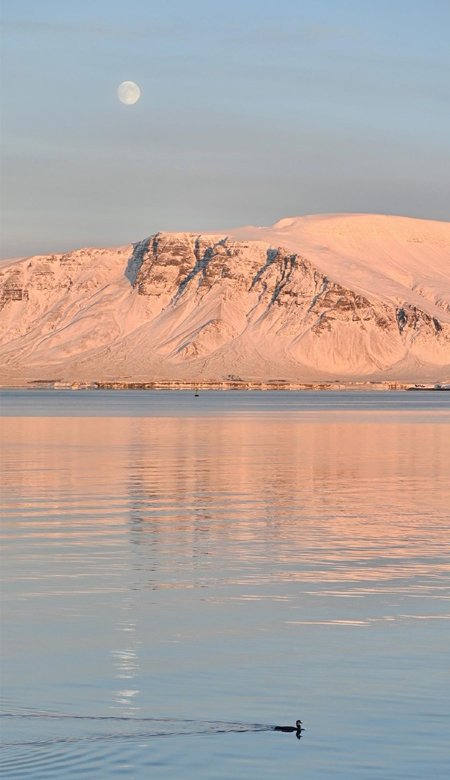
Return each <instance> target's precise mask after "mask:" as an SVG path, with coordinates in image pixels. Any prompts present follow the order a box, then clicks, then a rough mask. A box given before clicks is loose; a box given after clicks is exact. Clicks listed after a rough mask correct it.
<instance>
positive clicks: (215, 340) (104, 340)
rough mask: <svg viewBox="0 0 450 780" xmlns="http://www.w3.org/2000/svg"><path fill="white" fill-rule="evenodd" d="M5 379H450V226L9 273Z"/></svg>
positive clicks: (2, 336)
mask: <svg viewBox="0 0 450 780" xmlns="http://www.w3.org/2000/svg"><path fill="white" fill-rule="evenodd" d="M0 309H1V315H0V360H1V364H2V375H3V378H6V379H7V380H8V379H9V380H15V381H19V380H26V379H36V378H41V379H46V378H50V377H52V378H59V379H79V380H86V379H89V380H96V379H106V378H120V377H127V378H129V379H135V380H142V381H143V380H147V381H148V380H152V379H164V378H174V379H195V380H201V379H205V380H207V379H222V378H224V377H226V376H228V375H234V376H236V375H237V376H239V377H241V378H243V379H255V380H265V379H286V380H291V381H295V380H296V381H315V380H317V381H320V380H327V379H333V380H334V379H340V380H356V379H363V378H366V379H367V378H370V379H383V378H384V379H405V380H408V381H418V380H431V381H434V380H435V381H439V380H440V379H445V378H447V377H448V376H449V375H450V223H445V222H431V221H425V220H417V219H408V218H403V217H390V216H382V215H357V214H355V215H319V216H312V217H299V218H294V219H285V220H282V221H281V222H278V223H277V224H276V225H274V226H273V227H272V228H254V227H247V228H239V229H236V230H232V231H230V232H228V233H227V234H226V235H213V234H195V233H158V234H157V235H154V236H151V237H150V238H147V239H145V240H143V241H140V242H138V243H136V244H134V245H129V246H124V247H118V248H115V249H95V248H92V249H80V250H77V251H74V252H70V253H68V254H63V255H55V254H53V255H47V256H36V257H28V258H23V259H20V260H14V261H3V263H2V266H1V268H0Z"/></svg>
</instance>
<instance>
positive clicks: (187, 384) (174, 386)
mask: <svg viewBox="0 0 450 780" xmlns="http://www.w3.org/2000/svg"><path fill="white" fill-rule="evenodd" d="M0 389H2V390H6V389H9V390H14V389H16V390H19V389H20V390H175V391H176V390H247V391H251V390H254V391H267V390H269V391H270V390H272V391H273V390H277V391H285V392H286V391H298V390H357V391H362V392H364V391H366V392H367V391H380V392H386V391H392V390H417V391H420V390H425V391H449V390H450V383H448V384H447V383H424V384H416V383H413V382H394V381H391V382H389V381H380V382H377V381H367V382H363V381H361V382H289V381H286V380H270V379H269V380H267V381H265V382H258V381H251V380H244V379H239V380H238V379H233V380H230V379H224V380H211V381H208V380H200V381H198V382H195V381H192V380H153V381H147V382H146V381H142V382H138V381H123V380H110V381H104V380H102V381H71V380H60V379H35V380H30V381H23V382H17V383H14V382H13V381H10V382H9V383H8V384H3V383H2V382H0Z"/></svg>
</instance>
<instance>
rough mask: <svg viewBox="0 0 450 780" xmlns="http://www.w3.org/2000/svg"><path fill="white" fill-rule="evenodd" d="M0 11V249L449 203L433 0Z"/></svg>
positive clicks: (446, 91) (441, 20) (31, 0)
mask: <svg viewBox="0 0 450 780" xmlns="http://www.w3.org/2000/svg"><path fill="white" fill-rule="evenodd" d="M2 30H3V33H2V37H3V46H2V48H3V55H2V56H3V63H2V73H3V77H2V126H3V132H2V138H3V141H2V215H3V223H2V246H1V254H2V256H3V257H18V256H23V255H30V254H40V253H48V252H63V251H68V250H70V249H73V248H76V247H82V246H113V245H119V244H127V243H129V242H131V241H138V240H140V239H142V238H144V237H146V236H148V235H151V234H153V233H156V232H158V231H159V230H175V231H185V230H188V231H193V232H197V231H214V230H217V231H218V232H223V231H226V230H227V229H230V228H232V227H235V226H238V225H247V224H253V225H270V224H273V223H274V222H276V221H277V220H279V219H282V218H283V217H289V216H300V215H304V214H318V213H330V212H371V213H372V212H373V213H384V214H398V215H405V216H411V217H421V218H427V219H438V220H448V219H449V218H450V100H449V98H450V67H449V66H450V54H449V49H450V47H449V46H448V40H449V39H450V3H449V2H448V0H423V1H422V0H395V2H392V0H371V2H366V0H314V2H312V0H309V2H304V0H226V2H225V1H224V0H221V1H220V2H219V1H218V0H189V2H188V0H164V3H162V2H161V0H157V1H156V0H126V1H125V0H77V2H74V1H73V2H70V1H68V0H66V2H61V0H40V1H39V3H36V0H3V3H2ZM125 80H131V81H134V82H136V83H137V84H138V85H139V87H140V90H141V97H140V100H139V101H138V102H137V103H135V104H134V105H132V106H126V105H123V104H122V103H120V102H119V100H118V98H117V88H118V86H119V84H120V83H121V82H122V81H125Z"/></svg>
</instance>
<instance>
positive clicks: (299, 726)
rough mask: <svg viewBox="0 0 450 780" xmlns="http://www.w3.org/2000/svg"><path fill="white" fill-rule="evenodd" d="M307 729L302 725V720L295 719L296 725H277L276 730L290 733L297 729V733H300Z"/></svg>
mask: <svg viewBox="0 0 450 780" xmlns="http://www.w3.org/2000/svg"><path fill="white" fill-rule="evenodd" d="M304 730H305V729H304V728H303V726H302V722H301V720H296V721H295V726H275V728H274V731H284V732H285V733H288V734H289V733H290V734H292V732H294V731H296V732H297V735H298V734H300V732H301V731H304Z"/></svg>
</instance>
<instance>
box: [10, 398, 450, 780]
mask: <svg viewBox="0 0 450 780" xmlns="http://www.w3.org/2000/svg"><path fill="white" fill-rule="evenodd" d="M1 410H2V414H3V418H2V420H1V450H0V453H1V464H0V468H1V478H2V483H3V488H2V504H3V517H4V520H3V524H2V530H3V543H4V552H3V585H2V594H3V602H4V603H3V631H2V645H3V656H4V661H3V705H2V706H3V717H2V732H3V750H2V765H3V777H4V778H5V779H6V778H33V779H36V780H47V779H49V778H64V779H67V780H73V779H75V778H80V777H81V776H82V777H83V778H86V779H87V780H89V778H95V779H96V780H100V778H114V777H123V778H135V779H136V780H141V778H157V779H158V780H159V779H161V780H164V779H166V778H167V779H169V778H170V780H172V779H173V778H177V780H178V779H179V780H181V779H182V780H191V779H192V780H194V779H195V780H198V779H200V780H201V779H202V778H205V780H211V779H212V778H221V779H223V780H225V779H226V780H231V778H239V780H265V779H266V778H271V780H272V779H276V780H278V778H299V777H304V778H308V780H325V778H326V779H327V780H329V778H334V779H337V780H353V778H354V779H355V780H356V779H357V780H376V779H377V778H383V780H384V779H385V780H396V779H397V778H402V779H403V778H404V779H405V780H415V779H416V778H417V780H419V778H420V780H424V778H426V780H437V779H438V778H444V777H445V778H447V777H448V776H449V771H450V770H449V766H450V761H449V751H448V747H447V745H448V733H449V729H450V712H449V704H448V702H449V698H450V685H449V677H448V655H449V651H448V648H449V646H450V636H449V618H450V601H449V598H450V592H449V579H450V578H449V568H450V566H449V560H450V558H449V540H450V534H449V530H450V529H449V526H450V520H449V515H450V510H449V507H450V479H449V477H450V465H449V463H450V458H449V456H450V394H445V393H331V392H321V393H314V392H303V393H258V392H253V393H249V392H247V393H246V392H242V393H241V392H228V393H221V392H214V393H201V394H200V397H199V398H197V399H196V398H194V396H193V393H192V392H189V393H184V392H172V393H170V392H167V393H165V392H147V393H146V392H125V391H120V392H113V391H110V392H100V391H94V392H89V391H87V392H76V393H73V392H70V391H68V392H64V391H59V392H51V391H24V392H16V391H8V392H4V393H2V395H1ZM298 717H300V718H301V719H302V720H303V722H304V725H305V726H306V729H307V730H306V731H305V732H304V733H303V735H302V738H301V739H300V740H298V739H296V737H295V734H281V733H278V732H275V731H273V730H272V727H273V726H274V725H275V724H280V723H281V724H285V723H287V724H290V723H293V722H294V721H295V719H296V718H298Z"/></svg>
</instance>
